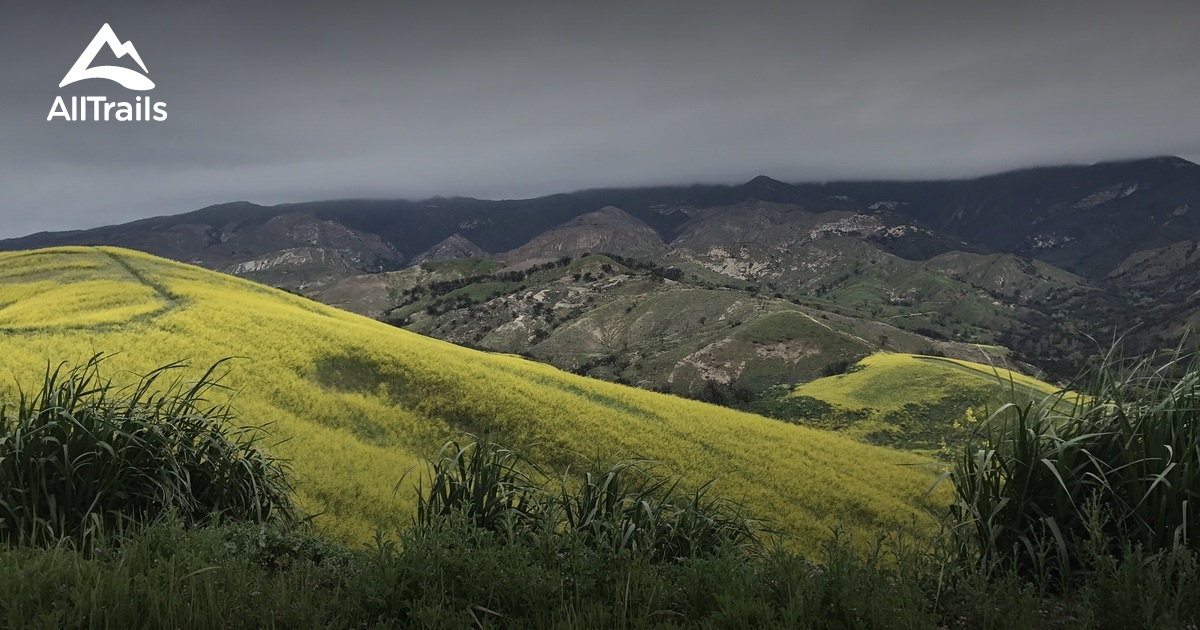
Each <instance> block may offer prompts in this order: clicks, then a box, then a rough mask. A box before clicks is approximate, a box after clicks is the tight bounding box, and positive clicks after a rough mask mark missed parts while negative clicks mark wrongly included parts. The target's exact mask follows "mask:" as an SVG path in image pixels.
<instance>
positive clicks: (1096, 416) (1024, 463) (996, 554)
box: [950, 350, 1200, 578]
mask: <svg viewBox="0 0 1200 630" xmlns="http://www.w3.org/2000/svg"><path fill="white" fill-rule="evenodd" d="M1076 389H1077V390H1078V391H1080V392H1082V393H1084V394H1086V395H1085V396H1080V397H1078V398H1076V399H1074V404H1073V405H1066V406H1065V407H1066V408H1067V409H1069V411H1065V412H1064V411H1063V409H1064V404H1063V395H1058V396H1052V397H1048V398H1046V399H1045V400H1042V401H1040V402H1033V403H1028V404H1025V405H1016V404H1009V405H1005V406H1003V407H1001V408H1000V409H999V410H997V411H996V413H994V414H992V415H991V417H990V418H989V419H988V420H987V421H986V422H984V423H981V426H980V429H979V430H978V431H977V432H976V434H975V435H974V436H973V439H972V441H971V443H970V444H969V445H968V446H967V447H966V448H965V449H964V451H963V452H962V454H961V456H960V458H959V459H958V461H957V463H956V466H955V468H954V470H953V472H952V473H951V475H950V477H951V479H952V481H953V482H954V485H955V490H956V492H957V501H956V503H955V504H954V507H953V516H954V518H955V521H956V523H957V526H958V527H959V533H960V534H964V535H965V537H963V538H961V539H960V542H961V543H962V544H961V545H960V547H961V549H960V550H961V551H962V552H963V553H968V554H972V555H973V556H974V557H975V559H976V561H977V562H978V563H979V564H980V566H981V567H982V568H983V569H984V570H985V571H991V570H994V569H997V568H1000V567H1002V566H1014V567H1017V568H1018V569H1019V570H1021V571H1022V572H1025V573H1027V574H1030V575H1038V576H1041V577H1053V576H1058V577H1062V578H1069V577H1070V576H1071V575H1072V574H1073V573H1074V572H1076V571H1078V570H1080V569H1084V570H1090V569H1091V568H1092V567H1091V565H1093V564H1094V562H1092V561H1091V560H1090V559H1091V558H1095V557H1097V556H1098V554H1099V555H1110V554H1117V555H1123V554H1127V553H1130V552H1131V550H1134V549H1139V550H1142V551H1144V552H1146V553H1167V552H1171V551H1172V550H1177V549H1186V550H1190V551H1196V550H1200V426H1198V424H1200V365H1198V364H1197V363H1196V359H1195V357H1194V356H1193V357H1185V356H1184V355H1183V354H1182V353H1180V352H1178V351H1176V352H1174V353H1172V354H1171V355H1169V356H1167V357H1165V358H1164V357H1148V358H1142V359H1137V360H1126V359H1123V358H1121V357H1120V356H1119V355H1118V354H1117V351H1116V350H1114V351H1112V352H1110V353H1109V354H1108V355H1106V356H1105V357H1103V359H1102V360H1100V361H1098V362H1097V364H1096V365H1095V366H1094V367H1093V368H1091V369H1090V370H1089V371H1088V372H1086V373H1085V374H1084V375H1083V376H1082V377H1081V378H1080V379H1079V381H1078V386H1077V388H1076Z"/></svg>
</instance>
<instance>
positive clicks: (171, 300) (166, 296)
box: [94, 247, 180, 315]
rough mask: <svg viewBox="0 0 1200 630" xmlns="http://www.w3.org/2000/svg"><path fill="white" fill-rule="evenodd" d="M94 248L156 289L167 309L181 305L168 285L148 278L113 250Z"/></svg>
mask: <svg viewBox="0 0 1200 630" xmlns="http://www.w3.org/2000/svg"><path fill="white" fill-rule="evenodd" d="M94 249H95V250H96V251H98V252H100V253H101V254H104V255H105V256H107V257H108V259H109V260H111V261H112V262H113V263H114V264H116V265H117V266H119V267H120V268H121V269H124V270H125V272H126V273H128V274H129V275H131V276H133V278H134V279H135V280H137V281H138V282H140V283H142V284H144V285H146V286H148V287H150V288H151V289H154V292H155V293H156V294H157V295H158V297H159V299H161V300H162V301H163V302H166V304H167V310H172V309H176V308H179V307H180V304H179V300H178V299H177V298H176V297H175V296H173V295H171V292H170V291H169V290H168V289H167V287H166V286H164V285H162V284H159V283H157V282H155V281H153V280H151V279H149V278H147V277H146V276H145V275H144V274H142V272H140V271H138V270H137V269H135V268H134V267H133V265H130V264H129V263H128V262H127V261H125V260H123V259H121V258H120V257H118V256H116V255H114V254H113V253H112V252H109V251H107V250H104V249H102V248H99V247H97V248H94ZM158 314H159V315H161V313H158Z"/></svg>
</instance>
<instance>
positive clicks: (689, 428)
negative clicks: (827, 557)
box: [0, 248, 946, 548]
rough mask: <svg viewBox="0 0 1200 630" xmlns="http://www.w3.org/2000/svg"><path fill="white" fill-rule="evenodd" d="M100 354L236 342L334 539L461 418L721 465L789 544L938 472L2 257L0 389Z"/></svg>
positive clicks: (168, 272)
mask: <svg viewBox="0 0 1200 630" xmlns="http://www.w3.org/2000/svg"><path fill="white" fill-rule="evenodd" d="M96 352H106V353H118V354H117V355H116V356H115V357H113V358H112V360H111V363H110V365H109V369H110V370H114V369H120V370H128V371H129V372H127V373H125V374H127V375H128V374H136V373H144V372H146V371H149V370H150V369H152V368H154V367H157V366H160V365H163V364H165V363H168V362H171V361H175V360H178V359H181V358H186V359H189V360H190V361H191V363H192V365H194V366H195V367H196V368H197V374H198V373H199V370H200V369H201V368H204V367H207V365H208V364H211V363H213V362H215V361H217V360H219V359H222V358H225V357H238V359H237V360H236V361H235V362H234V363H233V364H232V368H231V370H230V373H229V375H228V376H227V379H226V383H227V384H228V385H229V386H230V387H231V388H232V389H233V390H234V392H235V393H234V394H233V396H234V397H233V402H234V407H235V409H236V410H237V411H238V413H239V414H240V416H241V417H242V418H243V419H244V421H246V422H248V423H252V424H256V425H259V424H268V423H269V424H270V430H271V432H272V434H273V435H274V436H275V438H277V440H278V443H277V444H276V445H275V446H274V447H273V449H274V451H275V452H276V453H277V454H279V455H282V456H285V457H288V458H291V459H292V465H293V468H294V470H295V472H296V474H297V485H298V490H299V498H300V500H301V503H302V504H303V506H304V507H305V508H307V509H308V510H309V511H310V512H312V513H319V514H321V516H319V517H318V519H317V522H318V524H319V525H320V526H321V527H323V528H324V529H325V530H326V531H328V532H329V533H330V534H331V535H334V536H336V537H338V538H341V539H343V540H349V541H362V540H366V539H368V538H369V537H370V536H371V535H372V534H373V533H374V531H375V530H376V528H380V527H382V528H386V529H391V528H394V527H397V526H404V525H406V524H407V519H408V518H409V516H408V515H409V514H411V513H412V511H411V508H412V505H411V504H410V501H411V494H412V493H411V492H409V491H408V490H406V489H403V488H401V490H400V491H397V490H396V485H397V482H398V480H399V479H400V478H401V476H402V475H403V473H404V472H405V470H407V469H408V468H409V467H411V466H413V465H414V464H416V463H417V462H418V461H419V458H420V457H421V456H426V455H429V454H431V452H432V451H433V450H434V448H435V446H436V445H438V444H440V443H441V441H443V440H444V439H446V438H447V437H451V436H454V435H457V434H460V433H461V432H464V431H469V432H485V431H487V432H490V433H491V434H492V435H493V436H494V437H496V438H497V439H500V440H503V441H506V442H508V443H511V444H517V445H522V444H524V445H531V446H529V447H528V449H527V450H528V451H529V452H530V453H531V454H532V455H533V456H534V457H535V458H536V459H537V460H538V461H540V462H542V463H545V464H549V465H554V466H561V465H564V464H571V463H579V462H582V461H583V460H586V459H589V458H599V459H606V458H609V457H611V456H614V455H625V456H630V455H638V456H643V457H647V458H651V459H654V460H657V461H659V462H661V463H662V465H663V466H664V467H665V468H666V469H667V470H669V471H670V472H673V473H678V474H680V475H682V476H683V478H684V480H685V483H687V484H691V485H698V484H699V483H700V482H702V481H704V480H707V479H708V478H711V477H714V476H715V477H719V479H720V481H719V482H718V486H717V488H718V490H719V491H720V493H721V494H723V495H725V496H727V497H730V498H733V499H737V500H741V501H744V502H745V503H746V505H747V506H748V507H749V508H750V509H751V510H752V512H753V513H754V514H755V515H756V516H758V517H760V518H764V519H767V520H769V521H770V522H772V523H773V524H774V525H775V526H777V527H779V528H781V529H783V530H785V531H789V532H791V533H793V534H796V535H797V539H796V540H797V541H798V544H799V545H800V546H801V547H809V548H812V547H814V546H815V545H817V544H818V543H819V542H821V541H823V540H825V539H827V537H828V532H829V528H830V527H833V526H835V525H837V526H843V527H845V528H847V529H849V530H850V531H858V532H862V533H866V532H871V531H873V530H875V529H876V528H878V527H881V526H884V527H886V526H894V525H896V524H897V523H902V522H909V521H910V520H911V519H912V518H914V517H916V518H918V519H924V518H925V516H924V515H925V512H924V508H926V507H929V506H928V505H925V504H923V503H922V497H923V496H924V494H925V492H926V491H927V490H928V488H929V486H930V483H931V482H932V480H933V472H932V470H931V469H930V468H929V467H926V466H921V465H916V466H913V465H910V464H921V463H923V462H925V461H926V460H923V459H921V458H919V457H916V456H913V455H911V454H908V453H903V452H899V451H894V450H888V449H885V448H879V447H874V446H870V445H867V444H863V443H861V442H859V441H855V440H852V439H849V438H847V437H845V436H841V435H836V434H833V433H829V432H824V431H818V430H812V429H808V428H804V427H799V426H794V425H789V424H786V423H782V422H777V421H773V420H768V419H766V418H762V417H759V416H755V415H751V414H747V413H740V412H736V411H732V410H729V409H725V408H720V407H715V406H711V405H706V404H703V403H698V402H694V401H688V400H683V399H680V398H675V397H672V396H666V395H661V394H655V393H652V392H647V391H643V390H638V389H633V388H629V387H624V386H620V385H616V384H612V383H606V382H602V381H598V380H593V379H587V378H582V377H578V376H574V375H571V374H568V373H565V372H562V371H559V370H557V369H555V368H552V367H550V366H547V365H543V364H539V363H534V362H531V361H526V360H524V359H521V358H518V357H514V356H511V355H498V354H487V353H483V352H478V351H474V350H469V349H466V348H462V347H459V346H455V345H452V344H449V343H446V342H442V341H438V340H435V339H431V338H427V337H422V336H420V335H417V334H413V333H410V332H407V331H404V330H400V329H397V328H394V327H392V326H388V325H386V324H383V323H380V322H377V321H374V320H371V319H368V318H365V317H360V316H357V315H353V314H350V313H346V312H343V311H339V310H336V309H333V308H330V307H326V306H323V305H320V304H317V303H315V302H311V301H309V300H307V299H304V298H300V297H297V296H294V295H290V294H287V293H285V292H282V291H277V290H274V289H270V288H266V287H263V286H259V285H256V284H253V283H250V282H248V281H244V280H240V279H237V278H233V277H230V276H225V275H221V274H217V273H214V272H211V271H206V270H203V269H200V268H197V267H192V266H189V265H184V264H180V263H175V262H170V261H166V260H163V259H160V258H155V257H153V256H149V255H146V254H141V253H137V252H133V251H128V250H122V249H114V248H59V249H48V250H37V251H25V252H13V253H4V254H0V370H3V372H4V374H5V375H6V380H7V382H6V384H5V385H4V387H5V388H6V389H9V390H10V392H11V388H12V386H13V383H14V382H20V383H24V384H32V383H33V382H34V381H35V380H36V379H37V378H38V377H39V376H40V374H41V371H42V370H43V369H44V368H45V366H46V363H47V361H51V362H58V361H63V360H68V361H78V360H82V359H84V358H86V357H88V356H91V355H92V354H94V353H96ZM114 376H116V377H117V378H118V379H120V378H121V377H122V373H117V374H114ZM129 378H130V380H132V378H133V377H132V376H130V377H129ZM945 498H946V497H944V496H940V495H939V496H937V497H935V498H934V499H931V501H944V500H945Z"/></svg>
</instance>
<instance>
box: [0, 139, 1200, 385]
mask: <svg viewBox="0 0 1200 630" xmlns="http://www.w3.org/2000/svg"><path fill="white" fill-rule="evenodd" d="M1197 242H1200V166H1197V165H1196V164H1193V163H1191V162H1188V161H1186V160H1183V159H1180V158H1170V157H1168V158H1154V159H1145V160H1137V161H1129V162H1113V163H1101V164H1096V165H1092V166H1068V167H1052V168H1035V169H1028V170H1021V171H1013V172H1009V173H1003V174H999V175H993V176H989V177H982V178H978V179H970V180H958V181H925V182H835V183H820V184H788V183H784V182H780V181H776V180H773V179H770V178H768V177H761V176H760V177H756V178H754V179H753V180H751V181H749V182H746V183H744V184H742V185H737V186H718V185H696V186H686V187H683V186H673V187H670V186H668V187H654V188H636V189H597V190H587V191H581V192H576V193H571V194H559V195H552V196H548V197H541V198H537V199H526V200H506V201H484V200H478V199H467V198H452V199H447V198H440V197H439V198H433V199H427V200H424V201H393V200H343V201H323V202H313V203H300V204H286V205H279V206H272V207H263V206H257V205H254V204H249V203H244V202H242V203H231V204H223V205H218V206H212V207H209V208H205V209H202V210H198V211H195V212H191V213H187V214H182V215H177V216H170V217H158V218H153V219H145V220H141V221H135V222H133V223H128V224H124V225H118V226H110V227H104V228H98V229H94V230H87V231H77V232H59V233H41V234H35V235H31V236H27V237H23V238H17V239H10V240H7V241H0V249H7V250H15V249H32V248H38V247H48V246H61V245H112V246H121V247H127V248H131V249H138V250H142V251H146V252H149V253H152V254H156V255H160V256H165V257H169V258H174V259H176V260H180V261H183V262H188V263H193V264H197V265H200V266H203V267H207V268H209V269H214V270H219V271H224V272H226V273H231V274H234V275H238V276H242V277H246V278H248V279H251V280H255V281H258V282H262V283H264V284H269V285H273V286H277V287H280V288H284V289H287V290H289V291H293V292H297V293H301V294H304V295H307V296H309V297H313V298H315V299H317V300H320V301H323V302H326V303H328V304H332V305H335V306H339V307H342V308H346V309H349V310H353V311H356V312H359V313H361V314H365V315H369V316H372V317H375V318H379V319H384V320H386V321H389V322H391V323H394V324H396V325H399V326H403V327H405V328H409V329H411V330H415V331H418V332H422V333H425V334H429V335H433V336H437V337H441V338H444V339H448V340H451V341H455V342H457V343H460V344H463V345H472V346H477V347H481V348H484V349H489V350H499V351H504V352H511V353H522V354H526V355H528V356H531V357H533V358H537V359H539V360H543V361H548V362H551V363H553V364H555V365H558V366H559V367H563V368H565V369H569V370H573V371H576V372H579V373H585V374H590V375H592V376H597V377H600V378H606V379H609V380H617V381H623V382H624V381H627V382H631V383H635V384H638V385H640V386H643V387H647V388H651V389H660V390H665V391H672V392H675V393H681V394H685V395H690V396H692V397H698V398H704V399H708V400H713V401H714V402H723V403H726V404H732V405H737V404H745V405H753V404H758V403H762V402H763V401H764V400H765V399H764V396H767V397H769V395H770V394H769V392H770V391H771V390H772V388H778V387H780V386H785V387H793V386H795V385H797V384H799V383H802V382H806V381H809V380H812V379H813V378H817V377H819V376H822V375H829V374H836V373H837V372H838V371H839V369H840V368H844V367H845V366H847V365H852V364H853V363H854V362H855V361H857V360H858V359H859V358H861V357H863V356H866V355H868V354H871V353H873V352H875V351H878V350H892V351H900V352H915V353H924V354H939V355H945V356H951V357H958V358H962V359H971V360H985V359H986V360H990V361H1008V362H1009V363H1010V364H1011V365H1015V366H1017V367H1020V368H1026V369H1027V368H1029V367H1030V366H1033V367H1036V368H1039V369H1041V370H1042V371H1044V372H1045V373H1047V374H1048V375H1049V376H1050V377H1053V378H1057V379H1064V378H1067V377H1069V376H1070V375H1071V374H1073V373H1074V372H1075V370H1077V369H1078V368H1079V367H1080V365H1081V363H1082V361H1083V360H1084V357H1086V356H1089V355H1091V354H1093V353H1094V351H1095V350H1096V347H1097V345H1106V344H1107V343H1108V342H1109V341H1110V340H1111V338H1112V337H1113V336H1114V335H1127V338H1128V341H1129V343H1130V344H1131V347H1132V349H1133V350H1134V351H1137V350H1138V349H1139V348H1149V347H1156V346H1161V345H1164V344H1168V343H1172V342H1174V341H1176V340H1178V339H1179V338H1180V337H1181V336H1182V335H1184V334H1185V332H1186V331H1187V330H1188V329H1190V328H1191V327H1194V326H1195V325H1196V324H1197V323H1200V303H1197V302H1196V301H1195V300H1193V299H1192V296H1193V295H1194V294H1196V292H1197V290H1200V280H1196V279H1195V278H1200V275H1198V274H1196V273H1190V272H1191V271H1196V270H1200V251H1198V246H1197ZM598 254H604V255H603V256H599V255H598Z"/></svg>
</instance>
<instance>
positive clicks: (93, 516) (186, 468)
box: [0, 355, 296, 544]
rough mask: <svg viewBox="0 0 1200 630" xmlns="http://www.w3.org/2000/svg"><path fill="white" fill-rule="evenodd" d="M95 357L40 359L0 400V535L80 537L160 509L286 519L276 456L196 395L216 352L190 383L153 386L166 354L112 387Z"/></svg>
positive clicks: (288, 495) (185, 514) (193, 515)
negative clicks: (56, 362) (29, 386)
mask: <svg viewBox="0 0 1200 630" xmlns="http://www.w3.org/2000/svg"><path fill="white" fill-rule="evenodd" d="M103 360H104V359H103V356H101V355H96V356H94V357H92V358H91V359H90V360H89V361H87V362H86V363H84V364H83V365H81V366H78V367H74V368H72V369H69V370H68V369H66V368H65V366H61V365H60V366H59V367H58V368H55V369H50V368H49V367H48V368H47V370H46V373H45V378H44V379H43V381H42V383H41V386H40V388H39V389H38V390H36V391H35V392H34V393H32V394H30V393H27V392H25V391H23V390H22V391H20V393H19V395H18V396H17V399H16V400H15V401H10V402H9V403H6V404H4V405H3V406H2V407H0V540H3V541H8V542H9V543H23V544H50V543H54V542H55V541H57V540H60V539H64V538H70V539H75V540H79V541H85V540H89V539H91V538H93V537H95V536H96V535H99V534H101V533H103V532H110V531H118V530H120V529H122V528H125V527H128V526H130V525H136V524H142V523H147V522H150V521H154V520H156V519H158V518H161V517H162V516H164V515H165V514H167V513H168V512H172V513H175V514H177V515H178V516H179V518H181V519H182V520H183V522H184V523H185V524H188V525H193V524H196V523H200V522H203V521H205V520H207V519H210V518H212V517H214V516H218V515H219V516H220V518H222V519H226V520H247V521H267V520H272V519H278V520H282V521H294V520H295V519H296V510H295V508H294V507H293V504H292V491H291V486H290V485H289V483H288V478H287V474H286V470H285V466H284V464H283V463H282V462H281V461H279V460H277V459H274V458H272V457H271V456H269V455H267V454H265V453H264V452H263V451H262V450H260V449H259V448H258V446H257V442H256V440H255V438H254V435H255V434H254V432H253V431H252V430H249V429H244V428H235V427H234V426H233V425H232V424H231V423H230V420H231V413H230V409H229V407H228V406H226V405H216V404H211V403H209V402H207V401H206V399H205V396H206V394H208V393H209V392H210V391H211V390H213V389H214V388H216V387H219V384H218V383H217V381H216V378H215V375H216V371H217V369H218V368H219V366H220V363H218V364H217V365H214V366H213V367H212V368H210V369H209V370H208V371H207V372H205V373H204V374H203V376H201V377H200V378H199V379H198V380H196V381H195V382H187V381H185V380H183V378H182V377H179V376H177V377H176V378H174V380H170V381H169V382H167V383H166V384H165V386H161V385H162V383H160V381H167V380H168V379H167V377H168V375H173V374H178V372H179V371H180V369H181V368H182V365H181V364H178V363H175V364H171V365H168V366H165V367H162V368H159V369H157V370H154V371H153V372H151V373H150V374H147V375H146V376H144V377H143V378H141V379H140V380H139V381H138V383H137V384H135V385H133V386H130V387H124V388H122V387H117V386H114V385H113V383H112V381H110V380H106V379H104V378H103V377H102V376H101V374H100V368H101V366H102V364H103Z"/></svg>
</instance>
